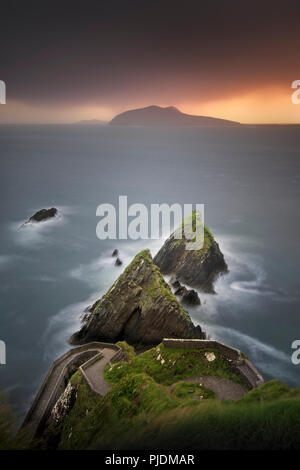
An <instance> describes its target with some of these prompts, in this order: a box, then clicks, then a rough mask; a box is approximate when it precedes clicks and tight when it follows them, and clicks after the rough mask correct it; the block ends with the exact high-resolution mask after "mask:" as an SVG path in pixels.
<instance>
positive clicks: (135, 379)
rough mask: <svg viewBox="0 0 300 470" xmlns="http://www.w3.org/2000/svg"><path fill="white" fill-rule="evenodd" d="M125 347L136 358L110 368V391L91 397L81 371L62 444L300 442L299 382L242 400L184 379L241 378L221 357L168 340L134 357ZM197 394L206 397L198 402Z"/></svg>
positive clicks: (140, 445) (268, 387)
mask: <svg viewBox="0 0 300 470" xmlns="http://www.w3.org/2000/svg"><path fill="white" fill-rule="evenodd" d="M122 346H123V348H124V350H125V351H126V354H127V357H128V360H129V361H130V362H129V363H128V364H126V363H117V364H115V365H114V366H113V368H111V369H110V368H109V367H108V368H107V369H106V371H105V375H106V379H107V380H108V381H109V382H110V383H111V385H112V389H111V391H110V392H109V393H108V395H106V397H104V398H100V397H97V396H95V395H93V394H92V393H91V392H90V390H89V389H88V387H87V386H86V384H85V383H84V382H83V380H82V377H81V376H80V374H79V373H76V374H75V375H74V376H73V378H72V382H73V383H76V384H77V385H78V398H77V401H76V403H75V406H74V408H73V409H72V411H71V413H70V414H69V416H68V417H67V418H66V420H65V422H64V426H63V431H62V439H61V442H60V448H61V449H87V448H102V449H122V448H153V449H155V448H176V449H177V448H181V449H184V448H186V449H188V448H194V449H195V448H197V449H206V448H209V449H221V448H245V449H250V448H258V449H260V448H295V447H298V446H299V443H300V429H299V416H300V388H298V389H294V390H291V389H289V388H288V387H286V386H284V385H283V384H281V383H280V382H278V381H272V382H269V383H267V384H265V385H264V386H262V387H260V389H257V390H253V391H251V392H249V393H248V394H246V395H245V396H244V397H243V398H242V399H241V400H239V401H237V402H220V401H216V400H214V399H213V394H212V393H211V392H210V391H208V390H206V389H204V387H199V385H197V384H186V383H184V378H185V377H186V376H187V375H202V374H211V375H219V376H223V377H227V378H229V377H230V378H231V379H233V380H239V379H238V378H237V377H234V376H233V375H230V374H232V373H231V372H230V371H229V370H228V369H227V367H226V365H225V364H222V359H221V358H220V357H217V359H216V360H215V361H213V362H211V363H208V362H207V361H206V359H204V358H202V359H201V357H200V356H198V357H197V360H196V359H195V352H197V353H198V351H195V350H194V351H192V350H190V351H182V350H181V351H178V350H171V349H168V350H166V349H164V348H163V346H160V348H159V349H160V350H158V348H155V349H152V350H150V351H147V352H145V353H144V354H141V355H139V356H135V354H134V351H133V349H132V348H131V347H129V346H128V345H126V344H124V343H122ZM159 354H160V355H161V358H163V359H164V360H165V362H164V364H161V359H160V360H157V356H158V355H159ZM174 360H175V361H176V362H175V364H173V362H174ZM170 361H171V362H170ZM224 366H225V367H224ZM222 367H223V371H224V373H223V375H222ZM109 369H110V370H109ZM178 381H181V382H179V383H177V385H174V386H172V387H170V385H171V384H172V383H173V384H174V383H175V382H178ZM191 390H193V392H191ZM195 395H197V396H202V397H203V398H201V399H199V400H194V399H193V396H195Z"/></svg>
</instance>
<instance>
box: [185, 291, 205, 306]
mask: <svg viewBox="0 0 300 470" xmlns="http://www.w3.org/2000/svg"><path fill="white" fill-rule="evenodd" d="M182 302H183V303H185V304H188V305H200V303H201V302H200V298H199V295H198V292H196V291H195V290H194V289H190V290H188V291H187V292H185V293H184V295H183V297H182Z"/></svg>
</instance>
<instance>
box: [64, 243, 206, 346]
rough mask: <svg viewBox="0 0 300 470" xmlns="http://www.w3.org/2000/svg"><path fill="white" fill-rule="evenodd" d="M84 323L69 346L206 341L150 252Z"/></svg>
mask: <svg viewBox="0 0 300 470" xmlns="http://www.w3.org/2000/svg"><path fill="white" fill-rule="evenodd" d="M83 322H84V323H83V326H82V328H81V330H80V331H78V332H77V333H75V334H74V335H73V336H72V337H71V338H70V342H71V344H80V343H86V342H89V341H110V342H116V341H120V340H126V341H127V342H128V343H130V344H135V345H138V344H141V345H153V344H157V343H160V342H161V341H162V339H163V338H165V337H172V338H203V337H205V335H204V334H203V333H202V331H201V328H200V327H199V326H197V327H195V326H194V324H193V322H192V321H191V319H190V317H189V314H188V313H187V312H186V311H185V310H184V309H183V307H182V306H181V305H180V304H179V302H178V301H177V299H176V297H175V296H174V295H173V294H172V292H171V289H170V287H169V285H168V284H167V283H166V282H165V281H164V279H163V276H162V275H161V273H160V270H159V268H158V267H157V266H156V265H155V264H154V263H153V261H152V257H151V254H150V251H149V250H144V251H142V252H140V253H139V254H138V255H137V256H136V257H135V258H134V260H133V261H132V263H131V264H130V265H129V266H128V267H127V268H126V269H125V271H124V272H123V274H121V276H120V277H119V278H118V279H117V281H116V282H115V283H114V284H113V285H112V287H111V288H110V289H109V291H108V292H107V293H106V294H105V295H104V296H103V297H102V298H101V299H100V300H98V301H97V302H96V303H95V304H94V305H93V306H92V307H91V309H90V313H89V314H87V315H85V317H84V321H83Z"/></svg>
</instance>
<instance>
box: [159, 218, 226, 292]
mask: <svg viewBox="0 0 300 470" xmlns="http://www.w3.org/2000/svg"><path fill="white" fill-rule="evenodd" d="M193 217H196V214H193ZM194 222H195V223H197V221H196V219H195V220H193V224H194ZM194 229H195V227H193V230H194ZM177 230H178V229H177ZM175 233H176V232H174V233H172V235H171V236H170V237H169V238H168V239H167V240H166V242H165V243H164V245H163V246H162V248H161V249H160V250H159V252H158V253H157V255H156V256H155V257H154V260H153V262H154V263H155V264H156V265H157V266H158V267H159V269H160V271H161V272H162V273H163V274H170V273H174V274H176V278H177V279H178V280H179V281H181V282H184V283H186V284H189V285H190V286H193V287H198V288H200V289H201V290H203V291H204V292H214V289H213V282H214V280H215V279H216V277H217V276H218V274H220V273H224V272H227V271H228V267H227V264H226V262H225V260H224V256H223V254H222V253H221V250H220V248H219V245H218V243H217V242H216V241H215V239H214V237H213V235H212V233H211V232H210V231H209V229H208V228H207V227H206V226H204V244H203V247H202V248H199V249H196V250H187V249H186V245H187V243H189V240H187V239H186V238H185V236H184V233H183V236H182V238H181V239H177V238H175Z"/></svg>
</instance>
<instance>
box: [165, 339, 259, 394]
mask: <svg viewBox="0 0 300 470" xmlns="http://www.w3.org/2000/svg"><path fill="white" fill-rule="evenodd" d="M163 345H164V346H165V347H166V348H179V349H216V350H218V351H220V353H221V354H222V356H223V357H225V358H226V359H229V360H230V366H231V368H232V369H233V370H234V371H235V372H236V373H237V374H238V375H239V376H240V377H242V379H243V380H244V381H245V382H246V384H247V385H248V386H249V388H250V389H252V388H257V387H259V386H260V385H262V384H263V383H264V379H263V377H262V375H261V374H260V373H259V371H258V370H257V369H256V367H254V365H253V364H252V362H250V361H249V360H248V359H244V358H243V357H242V354H241V351H240V350H239V349H236V348H233V347H231V346H228V345H227V344H224V343H221V341H216V340H206V339H177V338H164V339H163Z"/></svg>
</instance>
